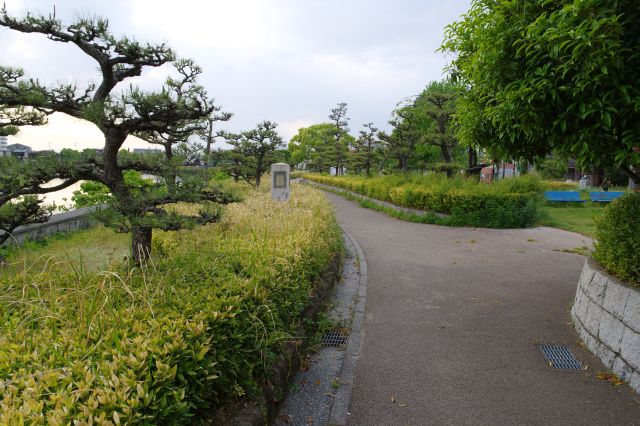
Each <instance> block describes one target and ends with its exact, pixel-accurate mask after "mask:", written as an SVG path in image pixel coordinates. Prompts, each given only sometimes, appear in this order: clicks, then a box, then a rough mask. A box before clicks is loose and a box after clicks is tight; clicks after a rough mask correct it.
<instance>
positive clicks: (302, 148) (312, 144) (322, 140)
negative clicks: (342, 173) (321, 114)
mask: <svg viewBox="0 0 640 426" xmlns="http://www.w3.org/2000/svg"><path fill="white" fill-rule="evenodd" d="M333 131H334V127H333V124H331V123H321V124H314V125H312V126H309V127H303V128H301V129H299V130H298V133H296V134H295V135H294V136H293V137H292V138H291V140H290V141H289V146H288V147H289V152H290V153H291V162H292V163H294V164H304V165H305V168H306V169H307V170H310V171H317V172H328V171H329V167H330V164H331V163H332V159H331V158H330V155H327V152H326V151H327V149H326V148H325V147H327V146H328V145H329V144H330V143H331V141H332V139H333Z"/></svg>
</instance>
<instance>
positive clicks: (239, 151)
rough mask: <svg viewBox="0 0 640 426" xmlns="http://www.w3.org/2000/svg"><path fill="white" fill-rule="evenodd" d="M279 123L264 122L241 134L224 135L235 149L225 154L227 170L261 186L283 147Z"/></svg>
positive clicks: (235, 176) (238, 177)
mask: <svg viewBox="0 0 640 426" xmlns="http://www.w3.org/2000/svg"><path fill="white" fill-rule="evenodd" d="M276 127H278V124H277V123H274V122H272V121H263V122H262V123H259V124H258V126H257V127H256V128H255V129H253V130H249V131H246V132H242V133H239V134H234V133H224V134H223V135H224V137H225V139H226V141H227V143H228V144H230V145H232V146H233V149H232V150H231V151H230V152H228V153H227V154H225V156H226V157H227V166H226V170H227V171H228V173H229V174H230V175H231V176H233V177H234V178H236V180H237V179H243V180H244V181H246V182H248V183H249V184H251V185H255V186H256V187H258V186H260V182H261V179H262V175H263V174H264V173H265V172H267V171H268V170H270V166H271V164H273V163H274V162H275V158H276V152H277V150H278V149H279V148H280V147H281V146H282V144H283V142H282V138H281V137H280V135H278V132H276Z"/></svg>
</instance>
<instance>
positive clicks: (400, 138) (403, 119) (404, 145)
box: [378, 98, 425, 173]
mask: <svg viewBox="0 0 640 426" xmlns="http://www.w3.org/2000/svg"><path fill="white" fill-rule="evenodd" d="M424 121H425V117H424V116H423V115H422V116H421V115H420V114H419V113H418V110H417V109H416V108H415V107H414V104H413V100H412V99H410V98H407V99H405V100H403V101H401V102H400V103H399V104H398V106H397V107H396V109H395V110H394V111H393V113H392V118H391V120H389V124H390V125H391V127H392V128H393V130H392V131H391V133H390V134H388V133H386V132H379V133H378V138H379V139H380V140H381V141H382V142H384V144H385V149H386V150H387V151H388V155H389V156H390V157H393V158H395V159H396V160H397V162H398V168H399V169H400V171H402V172H403V173H408V172H409V163H410V161H411V160H412V159H413V158H414V156H415V154H416V146H417V145H418V143H419V142H420V138H421V132H420V129H421V128H424Z"/></svg>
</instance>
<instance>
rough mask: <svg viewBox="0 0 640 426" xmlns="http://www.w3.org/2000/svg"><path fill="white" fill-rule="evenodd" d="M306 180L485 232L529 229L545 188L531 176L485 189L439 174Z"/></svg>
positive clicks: (308, 175) (535, 218) (473, 181)
mask: <svg viewBox="0 0 640 426" xmlns="http://www.w3.org/2000/svg"><path fill="white" fill-rule="evenodd" d="M305 178H306V179H309V180H312V181H315V182H319V183H324V184H327V185H332V186H336V187H339V188H343V189H347V190H349V191H352V192H356V193H358V194H362V195H366V196H368V197H371V198H375V199H378V200H382V201H388V202H391V203H393V204H396V205H399V206H402V207H409V208H414V209H418V210H426V211H432V212H437V213H444V214H447V215H450V218H449V220H448V221H444V222H446V224H450V225H454V226H477V227H487V228H520V227H526V226H532V225H533V224H535V223H536V221H537V220H538V217H539V205H540V197H539V193H541V192H542V190H543V188H544V185H543V183H542V182H541V181H540V180H539V179H538V178H536V177H535V176H522V177H518V178H511V179H504V180H500V181H497V182H496V183H494V184H491V185H488V184H484V183H478V182H477V181H476V180H475V179H467V178H465V177H462V176H455V177H453V178H447V177H446V176H445V175H443V174H427V175H390V176H376V177H371V178H366V177H361V176H326V175H315V174H307V175H305Z"/></svg>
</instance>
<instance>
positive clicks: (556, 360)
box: [538, 345, 582, 370]
mask: <svg viewBox="0 0 640 426" xmlns="http://www.w3.org/2000/svg"><path fill="white" fill-rule="evenodd" d="M538 348H539V349H540V351H541V352H542V354H543V355H544V358H545V359H546V360H547V362H548V363H549V365H550V366H551V367H553V368H559V369H563V370H582V364H581V363H580V361H578V359H577V358H576V356H575V355H574V354H573V352H571V349H569V348H568V347H566V346H547V345H538Z"/></svg>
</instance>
